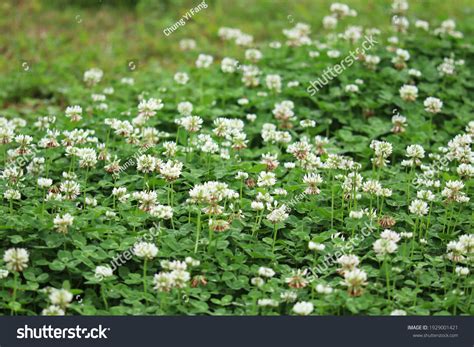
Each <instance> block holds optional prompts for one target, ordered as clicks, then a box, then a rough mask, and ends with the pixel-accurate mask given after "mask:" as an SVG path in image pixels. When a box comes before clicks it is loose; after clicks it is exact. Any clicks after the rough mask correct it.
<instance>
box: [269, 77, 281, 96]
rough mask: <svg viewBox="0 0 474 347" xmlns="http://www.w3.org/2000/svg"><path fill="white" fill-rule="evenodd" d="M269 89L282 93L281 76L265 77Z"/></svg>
mask: <svg viewBox="0 0 474 347" xmlns="http://www.w3.org/2000/svg"><path fill="white" fill-rule="evenodd" d="M265 83H266V85H267V88H268V89H270V90H274V91H275V92H277V93H280V92H281V77H280V75H267V76H266V77H265Z"/></svg>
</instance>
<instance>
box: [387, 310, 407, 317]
mask: <svg viewBox="0 0 474 347" xmlns="http://www.w3.org/2000/svg"><path fill="white" fill-rule="evenodd" d="M390 315H391V316H406V315H407V313H406V311H404V310H393V311H392V312H390Z"/></svg>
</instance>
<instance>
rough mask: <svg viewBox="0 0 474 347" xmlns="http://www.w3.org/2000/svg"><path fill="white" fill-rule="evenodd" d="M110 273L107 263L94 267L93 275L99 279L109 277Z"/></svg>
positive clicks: (111, 271)
mask: <svg viewBox="0 0 474 347" xmlns="http://www.w3.org/2000/svg"><path fill="white" fill-rule="evenodd" d="M112 275H113V270H112V269H111V268H110V266H108V265H99V266H97V267H96V268H95V277H97V278H100V279H101V280H102V279H103V278H105V277H111V276H112Z"/></svg>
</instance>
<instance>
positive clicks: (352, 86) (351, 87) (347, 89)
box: [344, 84, 359, 93]
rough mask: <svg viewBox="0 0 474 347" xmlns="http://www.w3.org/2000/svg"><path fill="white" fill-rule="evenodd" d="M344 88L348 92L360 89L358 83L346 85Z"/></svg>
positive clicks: (355, 91)
mask: <svg viewBox="0 0 474 347" xmlns="http://www.w3.org/2000/svg"><path fill="white" fill-rule="evenodd" d="M344 90H345V91H346V92H347V93H357V92H358V91H359V87H358V86H357V84H348V85H346V86H345V87H344Z"/></svg>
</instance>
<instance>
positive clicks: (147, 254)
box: [133, 241, 158, 260]
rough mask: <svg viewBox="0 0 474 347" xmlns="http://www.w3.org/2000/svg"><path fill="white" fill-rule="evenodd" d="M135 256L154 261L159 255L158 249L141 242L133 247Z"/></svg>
mask: <svg viewBox="0 0 474 347" xmlns="http://www.w3.org/2000/svg"><path fill="white" fill-rule="evenodd" d="M133 254H135V255H136V256H137V257H139V258H145V259H148V260H150V259H153V258H155V257H156V255H157V254H158V247H156V246H155V245H154V244H152V243H149V242H144V241H140V242H137V243H135V245H134V246H133Z"/></svg>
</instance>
